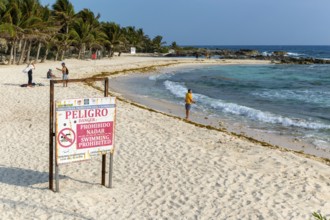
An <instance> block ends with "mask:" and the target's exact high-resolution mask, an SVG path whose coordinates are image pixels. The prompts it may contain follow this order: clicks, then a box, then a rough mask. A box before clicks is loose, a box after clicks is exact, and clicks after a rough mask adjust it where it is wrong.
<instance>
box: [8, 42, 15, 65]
mask: <svg viewBox="0 0 330 220" xmlns="http://www.w3.org/2000/svg"><path fill="white" fill-rule="evenodd" d="M13 56H14V42H11V43H10V55H9V60H8V65H11V64H12V60H13Z"/></svg>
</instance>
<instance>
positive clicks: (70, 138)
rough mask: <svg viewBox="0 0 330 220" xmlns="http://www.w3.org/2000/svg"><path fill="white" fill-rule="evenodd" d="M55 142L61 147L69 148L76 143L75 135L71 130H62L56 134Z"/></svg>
mask: <svg viewBox="0 0 330 220" xmlns="http://www.w3.org/2000/svg"><path fill="white" fill-rule="evenodd" d="M57 141H58V143H59V144H60V145H61V147H64V148H67V147H71V146H72V145H73V144H74V143H75V141H76V133H75V132H74V131H73V130H72V129H71V128H64V129H62V130H61V131H60V132H59V133H58V135H57Z"/></svg>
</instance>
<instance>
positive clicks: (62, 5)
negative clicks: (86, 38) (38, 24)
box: [53, 0, 75, 34]
mask: <svg viewBox="0 0 330 220" xmlns="http://www.w3.org/2000/svg"><path fill="white" fill-rule="evenodd" d="M53 10H54V11H53V13H54V16H55V18H56V20H57V21H58V22H59V23H60V25H61V26H62V29H61V31H60V32H61V33H66V34H68V33H69V29H70V26H71V25H72V24H73V23H74V20H75V12H74V8H73V5H72V3H71V2H70V1H69V0H57V1H56V2H55V3H54V5H53Z"/></svg>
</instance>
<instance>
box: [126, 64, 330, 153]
mask: <svg viewBox="0 0 330 220" xmlns="http://www.w3.org/2000/svg"><path fill="white" fill-rule="evenodd" d="M126 84H127V85H128V87H130V88H131V91H133V92H134V93H135V94H139V95H144V96H150V97H153V98H157V99H166V100H168V101H170V102H173V103H176V104H180V105H182V103H183V99H184V96H185V93H186V91H187V89H188V88H191V89H192V90H193V94H194V98H195V99H196V101H197V104H196V105H195V106H194V107H193V111H199V112H202V113H203V114H204V115H207V116H214V117H219V118H223V119H228V120H231V121H235V122H239V123H242V124H244V125H245V126H247V127H249V128H251V129H258V130H263V131H265V132H270V133H277V134H285V135H289V136H293V137H297V138H299V139H302V140H304V141H306V142H309V143H312V144H313V145H315V146H317V147H319V148H324V149H329V148H330V115H329V112H330V86H329V85H330V65H235V66H200V67H197V68H196V67H194V68H184V69H167V70H164V71H163V72H162V73H160V74H156V75H152V76H149V77H142V78H141V77H140V78H135V79H134V80H132V81H130V80H128V81H127V82H126Z"/></svg>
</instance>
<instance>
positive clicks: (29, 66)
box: [25, 62, 36, 87]
mask: <svg viewBox="0 0 330 220" xmlns="http://www.w3.org/2000/svg"><path fill="white" fill-rule="evenodd" d="M35 68H36V67H35V65H34V62H30V63H29V64H28V66H27V67H26V69H25V71H27V74H28V84H27V86H30V87H32V86H33V84H32V70H33V69H35Z"/></svg>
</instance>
